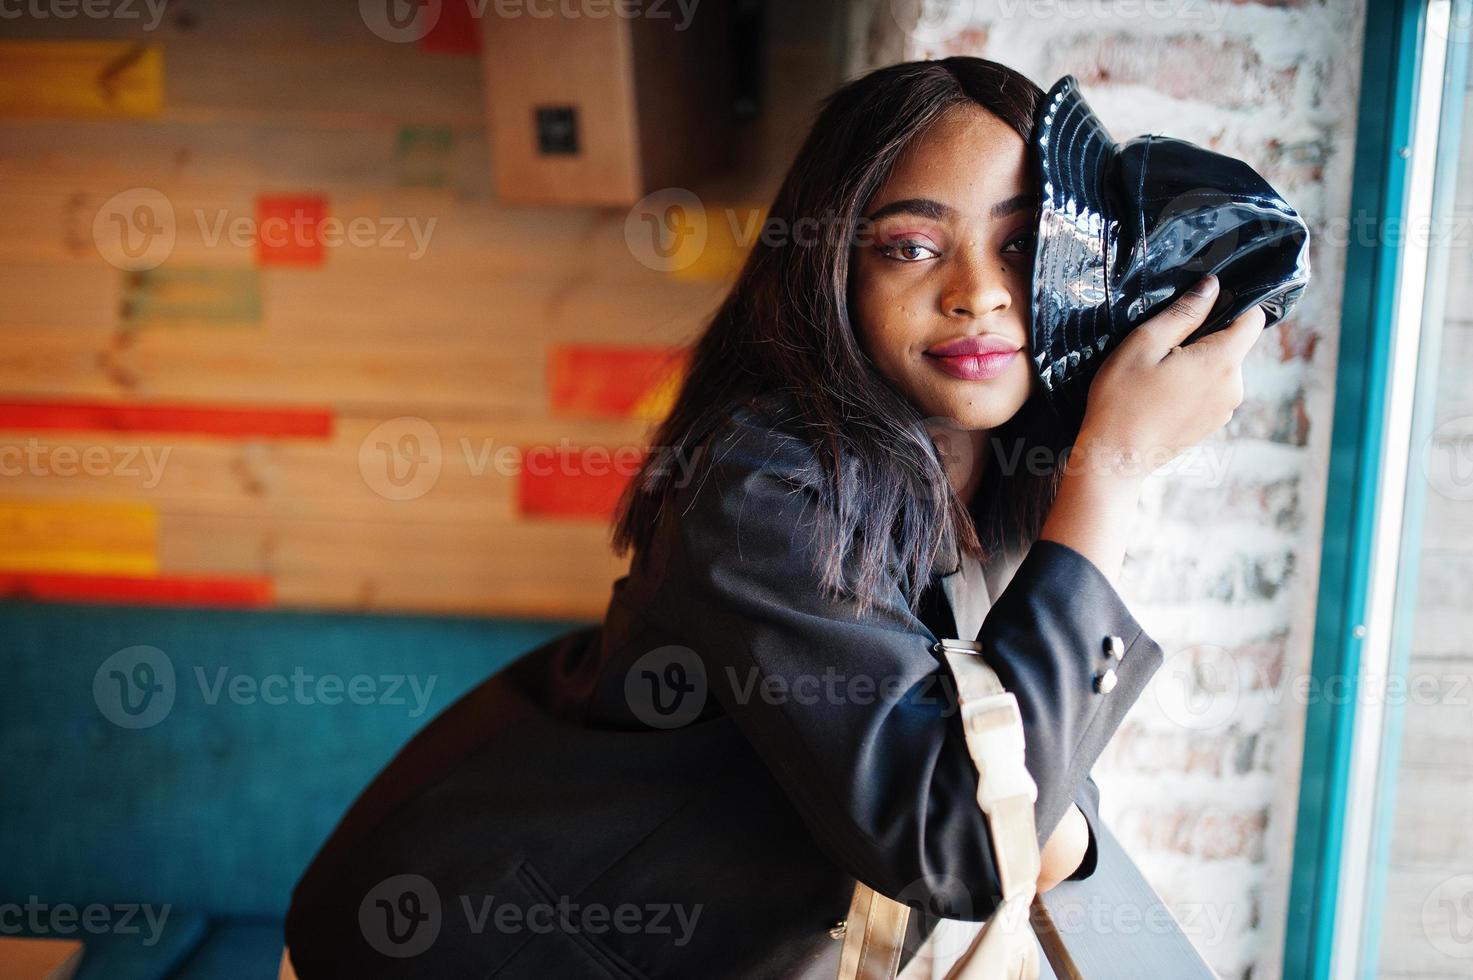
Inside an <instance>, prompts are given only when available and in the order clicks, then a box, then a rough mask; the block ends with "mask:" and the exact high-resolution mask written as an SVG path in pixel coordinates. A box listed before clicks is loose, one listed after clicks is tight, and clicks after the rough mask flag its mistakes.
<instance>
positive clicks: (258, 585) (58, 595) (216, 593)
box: [0, 572, 274, 607]
mask: <svg viewBox="0 0 1473 980" xmlns="http://www.w3.org/2000/svg"><path fill="white" fill-rule="evenodd" d="M273 594H274V593H273V588H272V584H271V580H270V579H265V578H205V577H190V576H181V575H163V576H158V577H156V578H137V577H133V576H126V575H67V574H32V573H24V572H0V597H3V598H7V599H33V600H38V601H44V602H118V603H136V604H139V605H159V606H244V607H259V606H269V605H270V604H271V603H272V601H273Z"/></svg>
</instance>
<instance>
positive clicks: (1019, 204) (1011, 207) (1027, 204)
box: [987, 191, 1039, 218]
mask: <svg viewBox="0 0 1473 980" xmlns="http://www.w3.org/2000/svg"><path fill="white" fill-rule="evenodd" d="M1038 201H1039V197H1038V195H1037V194H1034V193H1032V192H1029V191H1025V192H1023V193H1022V194H1014V195H1013V196H1012V197H1010V198H1008V199H1007V200H1006V201H998V202H997V203H996V204H994V205H993V206H992V209H991V210H990V211H988V212H987V215H988V217H990V218H1006V217H1007V216H1008V215H1010V214H1012V213H1013V212H1014V211H1022V210H1023V209H1024V208H1033V207H1037V206H1038Z"/></svg>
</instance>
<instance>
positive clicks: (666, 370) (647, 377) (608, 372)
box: [547, 344, 687, 419]
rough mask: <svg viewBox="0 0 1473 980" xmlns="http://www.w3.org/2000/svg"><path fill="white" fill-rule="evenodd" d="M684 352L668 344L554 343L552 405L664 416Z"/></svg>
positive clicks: (610, 414) (604, 413) (607, 414)
mask: <svg viewBox="0 0 1473 980" xmlns="http://www.w3.org/2000/svg"><path fill="white" fill-rule="evenodd" d="M686 356H687V355H686V352H685V351H684V350H681V349H677V348H669V347H615V346H599V345H586V344H571V345H567V346H560V347H553V348H552V349H551V350H550V351H548V356H547V388H548V394H549V397H550V398H551V401H552V409H553V411H554V412H556V413H557V414H559V415H572V416H580V417H585V418H586V417H594V418H650V419H654V418H661V417H663V416H664V415H665V413H666V411H668V409H669V404H668V403H669V401H670V400H671V398H672V397H673V394H674V387H675V386H676V385H678V384H679V380H680V375H681V374H683V373H684V371H685V362H686Z"/></svg>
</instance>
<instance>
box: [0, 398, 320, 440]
mask: <svg viewBox="0 0 1473 980" xmlns="http://www.w3.org/2000/svg"><path fill="white" fill-rule="evenodd" d="M332 422H333V413H332V409H330V408H324V407H317V406H299V407H295V408H247V407H243V406H235V407H226V406H220V405H198V404H195V405H191V404H186V403H183V402H173V403H170V402H162V403H152V404H141V405H139V404H123V403H119V402H102V401H97V402H89V401H40V400H34V401H29V400H28V401H3V402H0V429H20V430H23V431H28V432H39V431H57V430H74V431H77V430H80V431H98V430H102V431H109V432H116V431H124V432H179V433H192V434H195V435H209V436H227V437H246V436H305V437H310V438H317V439H327V438H331V436H332Z"/></svg>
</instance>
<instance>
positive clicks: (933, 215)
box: [868, 191, 1039, 221]
mask: <svg viewBox="0 0 1473 980" xmlns="http://www.w3.org/2000/svg"><path fill="white" fill-rule="evenodd" d="M1038 199H1039V198H1038V195H1037V194H1035V193H1033V192H1031V191H1025V192H1023V193H1022V194H1014V195H1013V196H1012V197H1010V198H1008V199H1007V200H1005V201H998V202H997V203H996V204H994V205H993V206H992V207H991V208H989V209H988V211H987V216H988V217H989V218H991V219H993V220H996V219H999V218H1006V217H1007V216H1008V215H1010V214H1013V213H1014V212H1016V211H1022V210H1023V209H1025V208H1031V207H1037V206H1038ZM892 214H913V215H916V216H917V217H921V218H929V219H931V220H932V221H948V220H951V219H954V218H955V217H956V209H955V208H953V207H951V206H950V205H948V204H942V203H941V202H940V201H937V200H934V199H932V198H929V197H907V198H902V199H901V200H899V201H891V202H890V203H889V204H886V205H885V206H883V207H880V208H876V209H875V211H874V213H873V214H870V215H869V216H868V218H869V220H870V221H879V220H880V219H881V218H888V217H889V216H890V215H892Z"/></svg>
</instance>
